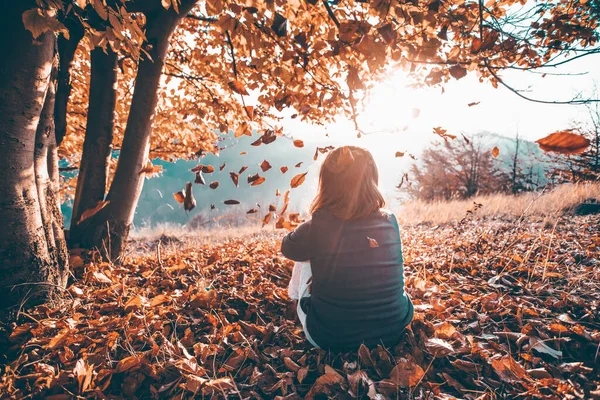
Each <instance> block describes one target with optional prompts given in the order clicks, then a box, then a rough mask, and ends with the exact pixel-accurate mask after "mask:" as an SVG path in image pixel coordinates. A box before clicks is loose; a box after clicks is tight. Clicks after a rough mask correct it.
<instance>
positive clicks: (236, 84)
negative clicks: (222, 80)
mask: <svg viewBox="0 0 600 400" xmlns="http://www.w3.org/2000/svg"><path fill="white" fill-rule="evenodd" d="M229 87H230V88H231V90H233V91H234V92H236V93H239V94H243V95H247V94H248V91H247V90H246V87H245V86H244V84H243V83H242V82H241V81H239V80H237V79H236V80H234V81H231V82H229Z"/></svg>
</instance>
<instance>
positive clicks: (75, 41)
mask: <svg viewBox="0 0 600 400" xmlns="http://www.w3.org/2000/svg"><path fill="white" fill-rule="evenodd" d="M65 25H66V27H67V29H68V30H69V35H70V38H69V39H66V38H65V37H64V36H62V35H61V36H60V37H59V38H58V56H59V65H58V86H57V88H56V101H55V106H54V122H55V131H56V143H57V145H60V143H61V142H62V140H63V138H64V137H65V135H66V133H67V104H68V103H69V96H70V95H71V64H72V63H73V58H74V57H75V51H77V46H78V45H79V41H80V40H81V38H83V34H84V29H83V26H81V23H80V22H79V21H78V20H75V18H74V17H70V18H68V19H67V20H66V21H65Z"/></svg>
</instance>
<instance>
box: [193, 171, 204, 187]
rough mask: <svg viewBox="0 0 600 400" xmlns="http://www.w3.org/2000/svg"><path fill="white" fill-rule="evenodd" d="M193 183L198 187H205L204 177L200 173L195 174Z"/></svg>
mask: <svg viewBox="0 0 600 400" xmlns="http://www.w3.org/2000/svg"><path fill="white" fill-rule="evenodd" d="M194 183H197V184H200V185H206V182H205V181H204V177H203V176H202V172H196V179H195V180H194Z"/></svg>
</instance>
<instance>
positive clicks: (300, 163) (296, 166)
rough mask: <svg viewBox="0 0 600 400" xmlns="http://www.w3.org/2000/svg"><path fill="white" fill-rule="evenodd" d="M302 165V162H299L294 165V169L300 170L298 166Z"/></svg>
mask: <svg viewBox="0 0 600 400" xmlns="http://www.w3.org/2000/svg"><path fill="white" fill-rule="evenodd" d="M302 164H304V161H300V162H299V163H298V164H296V165H294V167H295V168H300V166H301V165H302Z"/></svg>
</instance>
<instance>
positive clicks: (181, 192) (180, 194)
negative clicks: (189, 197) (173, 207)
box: [173, 190, 185, 204]
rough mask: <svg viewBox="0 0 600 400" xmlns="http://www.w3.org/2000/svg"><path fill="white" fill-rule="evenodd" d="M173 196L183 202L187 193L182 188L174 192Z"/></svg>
mask: <svg viewBox="0 0 600 400" xmlns="http://www.w3.org/2000/svg"><path fill="white" fill-rule="evenodd" d="M173 197H174V198H175V200H177V202H178V203H179V204H183V201H184V200H185V193H183V190H180V191H179V192H177V193H173Z"/></svg>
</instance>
